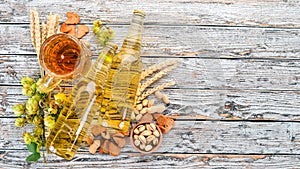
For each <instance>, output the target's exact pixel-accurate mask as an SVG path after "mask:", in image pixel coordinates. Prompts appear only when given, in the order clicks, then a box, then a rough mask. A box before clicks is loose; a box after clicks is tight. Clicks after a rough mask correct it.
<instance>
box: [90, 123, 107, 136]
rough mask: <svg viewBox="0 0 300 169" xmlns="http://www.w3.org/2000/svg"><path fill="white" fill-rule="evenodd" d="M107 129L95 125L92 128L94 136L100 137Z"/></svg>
mask: <svg viewBox="0 0 300 169" xmlns="http://www.w3.org/2000/svg"><path fill="white" fill-rule="evenodd" d="M105 130H106V129H105V128H104V127H102V126H98V125H94V126H93V127H92V134H93V135H94V136H99V135H100V134H101V133H102V132H104V131H105Z"/></svg>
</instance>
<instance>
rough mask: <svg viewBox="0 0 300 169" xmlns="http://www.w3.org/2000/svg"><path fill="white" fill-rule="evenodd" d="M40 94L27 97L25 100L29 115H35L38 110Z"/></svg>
mask: <svg viewBox="0 0 300 169" xmlns="http://www.w3.org/2000/svg"><path fill="white" fill-rule="evenodd" d="M39 101H40V96H39V95H34V96H33V97H32V98H29V99H28V100H27V102H26V112H27V114H29V115H35V114H38V113H39V112H40V108H39Z"/></svg>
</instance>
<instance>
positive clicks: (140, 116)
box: [135, 114, 143, 121]
mask: <svg viewBox="0 0 300 169" xmlns="http://www.w3.org/2000/svg"><path fill="white" fill-rule="evenodd" d="M142 117H143V115H142V114H138V115H137V116H136V117H135V119H136V120H137V121H139V120H141V118H142Z"/></svg>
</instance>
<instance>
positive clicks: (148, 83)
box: [137, 63, 177, 95]
mask: <svg viewBox="0 0 300 169" xmlns="http://www.w3.org/2000/svg"><path fill="white" fill-rule="evenodd" d="M176 66H177V63H174V64H173V65H171V66H169V67H166V68H164V69H163V70H161V71H160V72H158V73H156V74H155V75H154V76H153V77H151V78H150V79H149V80H147V81H146V82H145V83H143V84H141V85H139V88H138V91H137V95H141V93H142V92H143V91H144V90H145V89H146V88H147V87H148V86H150V85H151V84H153V83H154V82H155V81H157V80H159V79H160V78H162V77H163V76H165V75H167V74H168V72H170V71H171V70H173V69H175V68H176Z"/></svg>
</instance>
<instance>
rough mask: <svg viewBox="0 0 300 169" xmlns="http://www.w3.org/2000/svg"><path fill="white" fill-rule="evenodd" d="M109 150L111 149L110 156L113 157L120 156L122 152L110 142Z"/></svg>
mask: <svg viewBox="0 0 300 169" xmlns="http://www.w3.org/2000/svg"><path fill="white" fill-rule="evenodd" d="M108 148H109V155H111V156H118V155H119V154H120V152H121V150H120V148H119V147H118V146H116V145H115V144H114V143H112V142H109V144H108Z"/></svg>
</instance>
